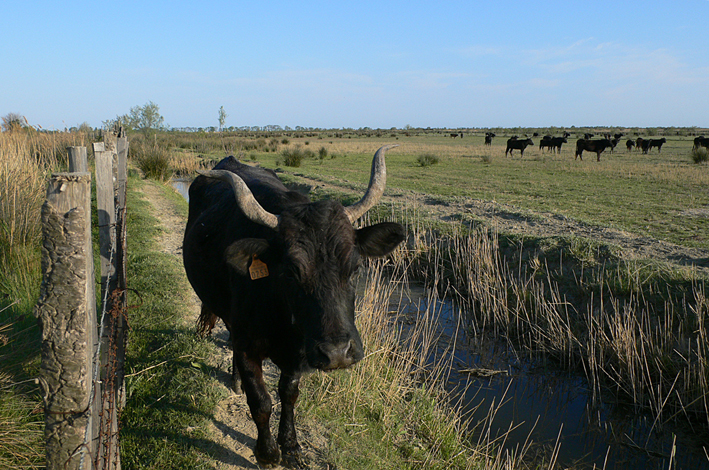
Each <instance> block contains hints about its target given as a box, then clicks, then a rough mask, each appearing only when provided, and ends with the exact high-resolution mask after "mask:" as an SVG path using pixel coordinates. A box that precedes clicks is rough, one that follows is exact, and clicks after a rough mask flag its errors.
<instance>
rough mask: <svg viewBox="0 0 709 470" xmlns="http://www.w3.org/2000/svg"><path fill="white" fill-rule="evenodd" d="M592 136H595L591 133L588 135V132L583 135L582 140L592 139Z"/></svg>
mask: <svg viewBox="0 0 709 470" xmlns="http://www.w3.org/2000/svg"><path fill="white" fill-rule="evenodd" d="M594 135H595V134H591V133H588V132H587V133H585V134H584V135H583V138H584V140H590V139H591V137H593V136H594Z"/></svg>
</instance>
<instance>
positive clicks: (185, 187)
mask: <svg viewBox="0 0 709 470" xmlns="http://www.w3.org/2000/svg"><path fill="white" fill-rule="evenodd" d="M170 184H171V185H172V187H173V188H175V189H176V190H177V192H178V193H180V194H182V197H184V198H185V199H187V202H190V194H189V190H190V184H192V180H184V179H177V180H176V179H173V180H172V181H170Z"/></svg>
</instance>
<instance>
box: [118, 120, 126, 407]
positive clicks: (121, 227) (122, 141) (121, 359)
mask: <svg viewBox="0 0 709 470" xmlns="http://www.w3.org/2000/svg"><path fill="white" fill-rule="evenodd" d="M116 151H117V152H118V154H117V159H116V164H117V166H118V168H117V171H116V175H117V178H116V180H117V181H116V183H117V187H116V238H117V239H118V240H117V242H118V243H117V244H116V250H117V254H118V264H117V266H116V268H117V271H118V272H117V274H118V288H119V289H120V290H121V291H122V292H123V296H122V298H121V302H122V305H121V311H122V312H125V311H127V308H128V296H127V295H126V289H127V288H128V280H127V278H126V265H127V258H126V255H127V251H126V237H127V223H126V222H127V220H126V206H127V198H128V138H127V137H126V134H125V131H124V130H123V127H119V128H118V140H117V143H116ZM118 336H119V342H120V344H119V348H121V349H120V350H119V351H118V358H117V359H118V364H117V370H116V376H117V377H116V380H117V381H118V383H119V384H120V397H121V401H120V409H121V410H122V409H123V407H124V406H125V404H126V390H125V381H124V379H125V356H126V355H125V346H126V332H125V322H124V321H123V318H121V322H120V330H119V331H118Z"/></svg>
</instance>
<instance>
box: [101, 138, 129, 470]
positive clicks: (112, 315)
mask: <svg viewBox="0 0 709 470" xmlns="http://www.w3.org/2000/svg"><path fill="white" fill-rule="evenodd" d="M106 144H107V145H105V144H104V143H100V144H94V155H95V157H96V205H97V209H98V224H99V227H98V229H99V251H100V257H101V293H102V299H103V301H104V305H103V310H104V312H105V313H104V315H105V316H104V319H103V320H102V321H103V323H104V325H105V326H104V333H103V336H102V338H101V371H102V377H103V380H102V390H103V391H102V397H103V420H102V429H101V431H100V438H101V442H100V444H99V449H98V457H97V466H98V467H99V468H103V469H107V470H120V468H121V464H120V448H119V445H118V411H119V410H120V408H121V407H122V405H123V370H122V367H123V357H124V349H123V346H124V344H125V335H124V326H123V323H124V322H123V314H124V312H125V309H124V308H123V307H124V302H123V301H122V300H121V299H123V298H125V287H124V286H120V285H119V282H118V281H119V270H121V269H122V268H121V256H122V254H123V250H122V249H121V248H120V244H121V242H120V241H119V237H118V231H117V226H116V221H117V218H116V215H117V214H116V212H117V211H116V191H115V185H114V174H115V165H114V161H115V160H116V159H117V155H116V140H115V136H110V137H109V136H107V138H106Z"/></svg>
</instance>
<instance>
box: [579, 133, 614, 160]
mask: <svg viewBox="0 0 709 470" xmlns="http://www.w3.org/2000/svg"><path fill="white" fill-rule="evenodd" d="M610 147H611V141H610V140H608V139H596V140H589V139H579V140H577V141H576V157H575V158H574V160H575V159H576V158H580V159H581V160H583V151H584V150H586V151H587V152H596V159H597V161H599V162H600V161H601V153H602V152H603V151H604V150H605V149H607V148H610Z"/></svg>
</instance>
